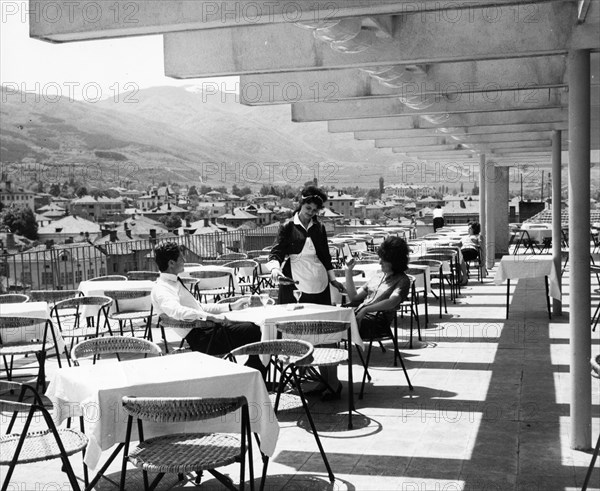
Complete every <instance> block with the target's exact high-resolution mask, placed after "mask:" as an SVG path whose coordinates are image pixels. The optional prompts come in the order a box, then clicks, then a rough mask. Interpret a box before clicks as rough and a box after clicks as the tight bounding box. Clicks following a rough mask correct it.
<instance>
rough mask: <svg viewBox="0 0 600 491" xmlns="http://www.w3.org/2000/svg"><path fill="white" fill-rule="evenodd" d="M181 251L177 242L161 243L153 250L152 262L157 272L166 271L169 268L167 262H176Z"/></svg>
mask: <svg viewBox="0 0 600 491" xmlns="http://www.w3.org/2000/svg"><path fill="white" fill-rule="evenodd" d="M180 254H181V251H180V249H179V244H177V242H163V243H162V244H158V245H157V246H156V247H155V248H154V260H155V261H156V265H157V266H158V269H159V271H161V272H163V271H166V270H167V268H168V267H169V261H170V260H171V259H172V260H173V261H177V260H178V259H179V255H180Z"/></svg>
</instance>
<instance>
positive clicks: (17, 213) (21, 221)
mask: <svg viewBox="0 0 600 491" xmlns="http://www.w3.org/2000/svg"><path fill="white" fill-rule="evenodd" d="M0 224H1V225H2V226H4V227H7V228H8V229H9V230H10V231H11V232H12V233H15V234H19V235H23V236H24V237H27V238H28V239H31V240H37V238H38V232H37V231H38V224H37V222H36V221H35V215H34V213H33V210H32V209H31V208H27V207H24V206H23V207H20V206H11V207H9V208H5V209H4V210H2V213H0Z"/></svg>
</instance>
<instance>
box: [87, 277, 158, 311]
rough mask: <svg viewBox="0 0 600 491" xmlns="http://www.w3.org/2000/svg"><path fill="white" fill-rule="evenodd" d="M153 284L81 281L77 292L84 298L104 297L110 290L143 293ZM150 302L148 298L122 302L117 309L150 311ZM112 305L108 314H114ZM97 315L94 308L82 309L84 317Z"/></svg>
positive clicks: (150, 282) (147, 282)
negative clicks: (81, 293)
mask: <svg viewBox="0 0 600 491" xmlns="http://www.w3.org/2000/svg"><path fill="white" fill-rule="evenodd" d="M154 284H155V282H154V281H151V280H129V281H82V282H81V283H79V291H80V292H83V294H84V295H85V296H88V297H91V296H96V295H105V292H108V291H111V290H127V291H144V292H150V291H152V288H153V287H154ZM151 305H152V301H151V300H150V296H149V295H148V296H147V297H143V298H139V299H133V300H124V301H121V302H119V308H120V309H121V310H123V309H125V308H127V309H138V310H150V307H151ZM114 310H115V308H114V304H113V305H112V306H111V308H110V312H114ZM97 313H98V309H96V308H94V307H86V308H85V309H84V316H85V317H95V316H96V314H97Z"/></svg>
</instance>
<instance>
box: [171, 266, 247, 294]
mask: <svg viewBox="0 0 600 491" xmlns="http://www.w3.org/2000/svg"><path fill="white" fill-rule="evenodd" d="M196 271H218V272H219V273H227V274H229V275H230V276H231V279H232V281H233V291H234V292H236V293H237V292H239V290H240V285H239V282H238V279H237V276H236V275H235V270H234V269H233V268H228V267H226V266H212V265H208V266H184V267H183V273H182V274H181V276H182V277H183V276H187V277H189V276H190V273H193V272H196Z"/></svg>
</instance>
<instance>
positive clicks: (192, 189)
mask: <svg viewBox="0 0 600 491" xmlns="http://www.w3.org/2000/svg"><path fill="white" fill-rule="evenodd" d="M187 195H188V197H189V196H198V190H197V189H196V186H194V185H193V184H192V185H191V186H190V188H189V189H188V194H187Z"/></svg>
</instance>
